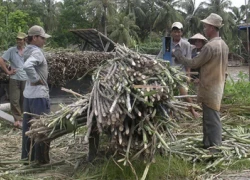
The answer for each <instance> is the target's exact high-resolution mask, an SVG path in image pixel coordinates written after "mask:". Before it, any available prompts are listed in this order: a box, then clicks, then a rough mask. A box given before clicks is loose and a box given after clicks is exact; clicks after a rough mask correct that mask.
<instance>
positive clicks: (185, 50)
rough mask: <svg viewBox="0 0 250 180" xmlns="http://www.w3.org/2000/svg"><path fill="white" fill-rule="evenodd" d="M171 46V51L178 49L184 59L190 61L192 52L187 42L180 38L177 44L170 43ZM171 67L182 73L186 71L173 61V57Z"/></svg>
mask: <svg viewBox="0 0 250 180" xmlns="http://www.w3.org/2000/svg"><path fill="white" fill-rule="evenodd" d="M171 46H172V50H175V49H180V50H181V52H182V55H183V56H184V57H186V58H188V59H191V57H192V50H191V45H190V43H189V42H188V41H186V40H184V39H182V38H181V39H180V41H179V42H178V43H174V42H172V44H171ZM172 66H176V67H180V69H181V70H182V71H183V72H185V70H186V69H185V67H184V66H183V65H182V64H180V63H179V62H178V61H176V60H175V57H172Z"/></svg>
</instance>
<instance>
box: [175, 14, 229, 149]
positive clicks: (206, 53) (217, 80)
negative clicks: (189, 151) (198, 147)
mask: <svg viewBox="0 0 250 180" xmlns="http://www.w3.org/2000/svg"><path fill="white" fill-rule="evenodd" d="M202 22H203V23H204V33H205V35H206V37H207V38H208V39H209V41H208V43H207V44H206V45H205V46H204V47H203V48H202V50H201V52H200V53H199V54H198V55H197V56H196V57H194V58H193V59H189V58H186V57H184V56H183V55H182V52H181V50H175V52H174V53H173V54H174V56H175V57H176V59H177V60H178V61H179V62H180V63H182V64H183V65H185V66H189V67H191V68H200V83H199V89H198V101H199V102H201V103H202V107H203V144H204V148H209V149H210V151H211V152H215V151H216V150H215V148H211V147H212V146H217V145H221V143H222V134H221V133H222V125H221V122H220V114H219V111H220V106H221V99H222V95H223V90H224V82H225V74H226V69H227V63H228V52H229V49H228V46H227V45H226V43H225V42H224V41H223V40H222V39H221V38H220V37H219V29H220V28H221V27H222V26H223V24H222V18H221V17H220V16H219V15H217V14H215V13H211V14H210V15H209V16H208V17H207V18H206V19H204V20H202Z"/></svg>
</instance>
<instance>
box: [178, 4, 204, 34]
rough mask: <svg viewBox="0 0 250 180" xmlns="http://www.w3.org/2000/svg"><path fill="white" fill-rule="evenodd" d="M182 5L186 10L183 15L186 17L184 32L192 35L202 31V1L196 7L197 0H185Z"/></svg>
mask: <svg viewBox="0 0 250 180" xmlns="http://www.w3.org/2000/svg"><path fill="white" fill-rule="evenodd" d="M180 7H181V8H182V9H183V10H184V12H183V16H184V17H185V21H184V33H185V34H186V35H187V36H188V37H190V36H192V35H193V34H196V33H201V32H202V26H201V21H200V20H201V19H200V14H201V12H202V11H201V10H202V5H201V3H200V4H199V5H198V7H197V8H196V4H195V0H185V1H182V2H180Z"/></svg>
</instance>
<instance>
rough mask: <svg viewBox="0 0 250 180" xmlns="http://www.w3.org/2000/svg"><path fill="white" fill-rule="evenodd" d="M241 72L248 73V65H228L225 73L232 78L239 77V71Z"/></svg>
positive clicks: (236, 78)
mask: <svg viewBox="0 0 250 180" xmlns="http://www.w3.org/2000/svg"><path fill="white" fill-rule="evenodd" d="M240 72H243V73H245V74H247V75H248V74H249V67H248V66H240V67H228V68H227V73H228V75H229V76H231V77H232V78H233V79H234V80H238V79H240V78H239V77H238V75H239V73H240Z"/></svg>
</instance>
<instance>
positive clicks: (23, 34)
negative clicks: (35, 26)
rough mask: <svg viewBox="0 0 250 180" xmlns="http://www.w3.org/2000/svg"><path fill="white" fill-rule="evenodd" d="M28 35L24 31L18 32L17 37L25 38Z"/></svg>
mask: <svg viewBox="0 0 250 180" xmlns="http://www.w3.org/2000/svg"><path fill="white" fill-rule="evenodd" d="M26 37H27V34H25V33H23V32H18V33H17V36H16V38H17V39H24V38H26Z"/></svg>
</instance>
